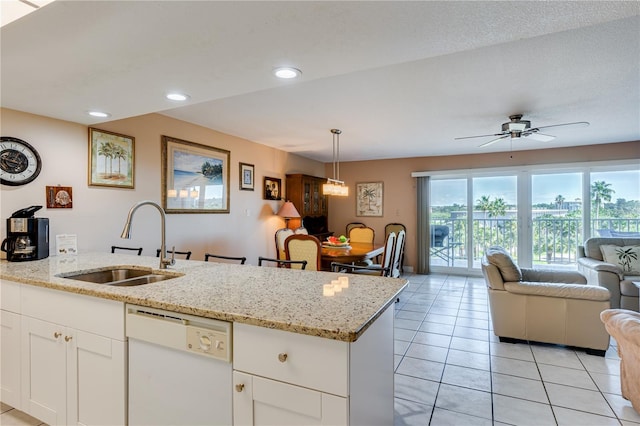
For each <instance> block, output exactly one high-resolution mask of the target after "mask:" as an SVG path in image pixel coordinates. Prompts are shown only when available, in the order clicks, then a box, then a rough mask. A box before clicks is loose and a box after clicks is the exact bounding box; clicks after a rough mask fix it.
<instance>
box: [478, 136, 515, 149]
mask: <svg viewBox="0 0 640 426" xmlns="http://www.w3.org/2000/svg"><path fill="white" fill-rule="evenodd" d="M510 136H511V135H504V136H501V137H499V138H497V139H493V140H490V141H489V142H485V143H483V144H482V145H478V148H484V147H485V146H489V145H492V144H494V143H496V142H498V141H499V140H501V139H505V138H508V137H510Z"/></svg>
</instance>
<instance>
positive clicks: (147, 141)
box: [0, 109, 324, 265]
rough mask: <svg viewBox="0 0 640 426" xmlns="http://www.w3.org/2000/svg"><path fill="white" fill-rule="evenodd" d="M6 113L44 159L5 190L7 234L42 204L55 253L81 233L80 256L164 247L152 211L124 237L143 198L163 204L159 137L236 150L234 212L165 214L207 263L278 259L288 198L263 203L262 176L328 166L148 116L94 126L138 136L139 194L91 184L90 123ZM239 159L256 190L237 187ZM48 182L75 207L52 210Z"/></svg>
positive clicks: (180, 239)
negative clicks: (13, 221) (22, 181)
mask: <svg viewBox="0 0 640 426" xmlns="http://www.w3.org/2000/svg"><path fill="white" fill-rule="evenodd" d="M0 113H1V125H2V135H4V136H13V137H16V138H19V139H23V140H25V141H26V142H28V143H29V144H31V145H32V146H34V147H35V148H36V149H37V150H38V152H39V153H40V156H41V157H42V162H43V166H42V171H41V173H40V175H39V176H38V178H37V179H36V180H35V181H33V182H31V183H29V184H27V185H24V186H19V187H10V186H4V185H3V186H2V187H1V193H0V222H1V235H2V237H3V238H4V236H6V220H5V219H6V218H7V217H9V216H10V215H11V213H13V212H14V211H16V210H18V209H20V208H23V207H27V206H31V205H43V206H45V207H43V209H42V210H40V211H39V212H38V213H37V214H36V215H37V216H42V217H48V218H49V220H50V225H51V232H50V235H51V238H52V240H53V241H52V244H51V253H54V250H55V235H56V234H77V236H78V249H79V251H81V252H87V251H109V250H110V247H111V245H129V246H142V247H143V248H144V251H143V254H144V255H151V256H155V250H156V248H158V247H160V218H159V214H158V212H157V211H156V210H155V209H153V208H152V207H148V206H147V207H143V208H141V209H140V210H138V211H137V212H136V215H135V217H134V221H133V230H132V239H131V240H130V241H127V240H121V239H120V238H119V236H120V233H121V232H122V227H123V225H124V222H125V219H126V216H127V212H128V211H129V208H130V207H131V206H132V205H133V204H135V203H136V202H138V201H141V200H152V201H155V202H157V203H160V202H161V199H160V188H161V178H160V173H161V170H160V164H161V163H160V161H161V152H160V138H161V135H167V136H172V137H175V138H179V139H183V140H187V141H192V142H197V143H200V144H204V145H211V146H215V147H218V148H223V149H227V150H229V151H231V156H230V159H231V161H230V163H231V164H230V166H231V168H230V175H231V179H230V180H231V182H230V210H231V212H230V214H170V215H167V244H168V245H175V246H176V249H177V250H181V249H189V250H192V251H193V252H194V255H193V258H194V259H199V260H201V259H203V257H204V253H205V252H212V253H220V254H226V255H238V256H247V258H248V260H247V262H248V263H251V264H254V265H255V264H257V258H258V256H269V257H273V256H275V247H274V239H273V235H274V232H275V230H276V229H278V228H281V227H283V226H284V220H283V219H281V218H280V217H278V216H275V214H274V213H275V212H277V210H278V208H279V207H280V205H281V204H282V201H266V200H263V199H262V194H263V193H262V178H263V177H264V176H270V177H276V178H281V179H282V183H283V185H284V183H285V174H286V173H307V174H312V175H317V176H322V175H323V173H324V165H323V164H322V163H319V162H316V161H312V160H308V159H305V158H302V157H300V156H297V155H292V154H288V153H286V152H284V151H280V150H277V149H273V148H269V147H266V146H264V145H259V144H256V143H253V142H250V141H248V140H245V139H240V138H237V137H233V136H230V135H226V134H223V133H220V132H216V131H213V130H210V129H207V128H204V127H200V126H196V125H193V124H189V123H186V122H184V121H180V120H175V119H172V118H168V117H166V116H163V115H160V114H149V115H144V116H140V117H134V118H129V119H125V120H118V121H112V122H108V123H102V124H96V125H94V126H93V127H96V128H98V129H102V130H108V131H112V132H116V133H122V134H125V135H128V136H133V137H134V138H135V189H112V188H104V187H89V186H88V185H87V158H88V129H87V126H83V125H79V124H74V123H70V122H65V121H60V120H55V119H51V118H46V117H42V116H37V115H32V114H26V113H22V112H18V111H14V110H7V109H1V110H0ZM239 162H243V163H250V164H254V165H255V174H256V175H255V183H256V185H255V186H256V188H255V191H240V190H239V170H238V167H239V166H238V163H239ZM47 185H63V186H71V187H73V208H72V209H47V208H46V202H45V186H47ZM283 189H284V188H283ZM3 254H4V253H3ZM3 257H4V256H3Z"/></svg>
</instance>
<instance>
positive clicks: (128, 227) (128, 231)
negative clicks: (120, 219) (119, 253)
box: [120, 200, 176, 269]
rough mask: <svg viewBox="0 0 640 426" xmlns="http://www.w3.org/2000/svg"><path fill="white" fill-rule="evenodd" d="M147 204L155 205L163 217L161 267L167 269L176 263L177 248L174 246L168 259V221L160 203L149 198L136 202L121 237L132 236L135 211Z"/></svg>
mask: <svg viewBox="0 0 640 426" xmlns="http://www.w3.org/2000/svg"><path fill="white" fill-rule="evenodd" d="M145 204H148V205H150V206H153V207H155V208H156V209H158V211H159V212H160V217H161V219H162V220H161V224H160V226H161V227H162V245H161V246H160V269H167V266H169V265H174V264H175V263H176V260H175V257H174V256H175V251H176V248H175V246H174V247H173V249H172V250H171V259H168V258H167V257H166V255H167V245H166V240H165V236H166V230H167V227H166V221H165V219H166V217H165V213H164V209H163V208H162V207H160V205H159V204H158V203H154V202H153V201H148V200H147V201H140V202H138V203H136V204H134V206H133V207H131V210H129V215H128V216H127V222H126V223H125V224H124V229H123V230H122V235H120V238H126V239H129V238H131V220H132V219H133V213H135V211H136V210H137V209H138V207H142V206H144V205H145Z"/></svg>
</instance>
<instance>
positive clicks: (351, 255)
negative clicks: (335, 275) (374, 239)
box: [321, 243, 384, 271]
mask: <svg viewBox="0 0 640 426" xmlns="http://www.w3.org/2000/svg"><path fill="white" fill-rule="evenodd" d="M383 251H384V244H376V243H349V244H348V245H344V246H336V245H330V244H328V243H322V253H321V261H322V269H323V270H325V271H330V270H331V262H338V263H352V262H362V261H364V260H367V259H373V258H374V257H376V256H379V255H381V254H382V252H383Z"/></svg>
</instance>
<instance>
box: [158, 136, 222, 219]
mask: <svg viewBox="0 0 640 426" xmlns="http://www.w3.org/2000/svg"><path fill="white" fill-rule="evenodd" d="M229 157H230V152H229V151H227V150H226V149H220V148H214V147H212V146H208V145H201V144H198V143H194V142H188V141H183V140H180V139H176V138H172V137H170V136H162V207H163V208H164V210H165V211H166V212H167V213H229Z"/></svg>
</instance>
